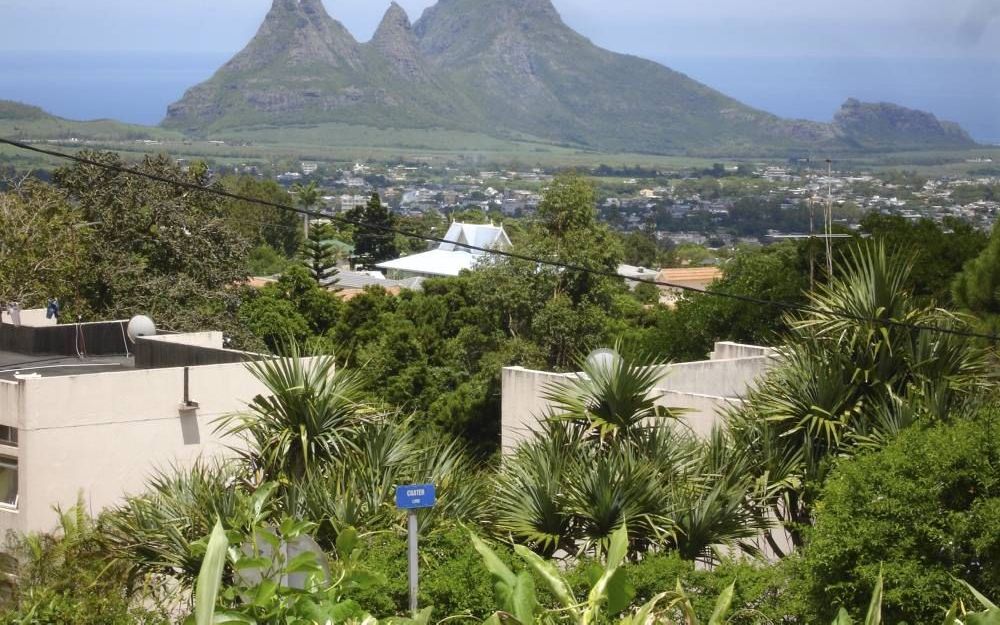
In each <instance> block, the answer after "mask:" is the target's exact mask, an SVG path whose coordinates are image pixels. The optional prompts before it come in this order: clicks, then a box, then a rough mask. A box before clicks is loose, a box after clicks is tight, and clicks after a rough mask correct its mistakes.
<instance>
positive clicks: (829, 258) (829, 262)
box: [824, 159, 833, 280]
mask: <svg viewBox="0 0 1000 625" xmlns="http://www.w3.org/2000/svg"><path fill="white" fill-rule="evenodd" d="M824 218H825V219H824V221H825V224H824V226H825V230H826V275H827V280H833V244H832V242H831V239H832V238H833V237H831V236H830V235H831V234H833V161H832V160H830V159H826V214H825V215H824Z"/></svg>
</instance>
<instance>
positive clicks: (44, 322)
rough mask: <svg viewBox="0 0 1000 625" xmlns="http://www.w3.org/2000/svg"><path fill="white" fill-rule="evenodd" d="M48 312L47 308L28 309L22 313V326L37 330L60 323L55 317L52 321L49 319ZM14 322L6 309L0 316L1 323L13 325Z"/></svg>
mask: <svg viewBox="0 0 1000 625" xmlns="http://www.w3.org/2000/svg"><path fill="white" fill-rule="evenodd" d="M46 312H47V310H46V309H45V308H28V309H26V310H22V311H21V315H20V317H21V325H22V326H31V327H35V328H40V327H45V326H54V325H56V324H57V323H58V320H56V318H55V317H53V318H52V319H49V318H47V317H46V316H45V315H46ZM13 322H14V321H13V320H12V319H11V318H10V314H9V313H8V312H7V309H6V308H4V309H3V312H2V314H0V323H13Z"/></svg>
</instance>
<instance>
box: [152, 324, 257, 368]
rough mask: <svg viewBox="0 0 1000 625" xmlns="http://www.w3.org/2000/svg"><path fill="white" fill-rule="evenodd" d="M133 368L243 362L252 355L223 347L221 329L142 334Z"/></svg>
mask: <svg viewBox="0 0 1000 625" xmlns="http://www.w3.org/2000/svg"><path fill="white" fill-rule="evenodd" d="M133 349H134V351H135V367H136V368H137V369H157V368H163V367H197V366H202V365H219V364H228V363H239V362H245V361H246V360H247V359H249V358H252V357H253V354H248V353H247V352H241V351H237V350H234V349H223V347H222V333H221V332H201V333H194V334H168V335H162V336H144V337H140V338H139V340H137V341H136V343H135V346H134V347H133Z"/></svg>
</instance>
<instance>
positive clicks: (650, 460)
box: [493, 354, 761, 561]
mask: <svg viewBox="0 0 1000 625" xmlns="http://www.w3.org/2000/svg"><path fill="white" fill-rule="evenodd" d="M581 368H582V369H583V372H582V373H581V374H579V375H577V376H574V377H570V378H568V379H567V380H565V381H564V382H563V383H562V384H559V385H557V386H553V387H551V388H549V389H548V391H547V392H546V398H547V399H548V400H549V402H550V404H551V406H552V408H551V410H550V412H549V414H548V418H547V419H545V420H544V421H543V422H542V424H541V427H540V429H539V430H538V431H537V432H535V435H534V436H533V437H532V438H530V439H529V440H528V441H527V442H525V443H523V444H522V445H521V446H520V447H519V448H518V449H516V450H515V451H514V453H513V454H512V455H511V456H510V457H509V458H506V459H505V461H504V463H503V465H502V467H501V470H500V473H499V477H498V478H497V485H496V487H495V495H494V499H493V514H494V517H495V518H494V527H495V529H496V530H497V532H498V533H500V534H502V535H508V536H510V537H512V538H513V540H515V541H516V542H520V543H522V544H525V545H528V546H530V547H531V548H532V549H535V550H536V551H539V552H541V553H543V554H546V555H552V554H555V553H556V552H560V551H561V552H564V553H568V554H574V553H587V554H591V555H596V554H599V553H601V552H602V551H603V550H604V549H605V548H606V546H607V544H608V541H609V540H610V537H611V536H612V535H613V533H614V532H615V531H616V530H617V529H618V528H620V527H622V526H623V525H624V524H625V523H627V524H628V528H629V541H628V544H629V552H630V554H632V555H633V556H634V555H636V554H640V553H643V552H646V551H649V550H657V549H663V550H665V549H677V550H678V551H680V552H681V554H682V555H684V556H685V557H689V558H691V559H701V560H707V561H711V560H714V559H715V558H716V549H715V548H716V547H718V546H731V547H735V548H740V549H743V550H746V551H750V552H753V551H754V547H753V545H752V542H751V539H753V538H756V537H757V536H758V534H759V532H760V529H759V528H760V527H761V523H760V522H759V520H758V517H756V516H754V515H753V514H752V512H751V510H749V509H748V508H747V506H746V499H747V498H746V491H747V488H749V487H750V483H749V481H748V480H747V479H745V478H744V477H742V476H741V475H740V474H739V473H738V472H737V473H732V472H730V469H731V467H730V466H729V465H728V464H726V463H724V462H718V460H719V457H720V456H719V454H718V450H717V449H716V446H717V445H718V441H714V440H710V441H702V440H699V439H698V438H697V437H695V436H694V434H692V433H691V431H690V430H689V429H687V428H685V427H684V426H683V424H680V423H679V422H678V421H677V416H678V415H679V414H680V411H678V410H675V409H670V408H665V407H663V406H661V405H660V404H659V402H660V399H661V398H660V397H659V396H658V394H657V393H656V386H657V383H658V382H659V380H660V378H661V377H662V375H663V369H662V368H660V367H658V366H643V365H641V364H640V363H638V362H636V361H635V360H632V359H627V358H622V357H620V356H617V355H614V354H609V355H605V356H603V357H601V358H592V359H588V360H584V361H582V362H581ZM742 466H743V465H738V464H733V465H732V467H742ZM735 470H736V471H740V470H742V469H741V468H737V469H735Z"/></svg>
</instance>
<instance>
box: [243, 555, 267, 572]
mask: <svg viewBox="0 0 1000 625" xmlns="http://www.w3.org/2000/svg"><path fill="white" fill-rule="evenodd" d="M273 564H274V561H272V560H271V558H266V557H264V556H258V557H255V558H246V557H243V558H240V559H239V560H237V561H236V564H234V565H233V568H235V569H236V570H237V571H246V570H248V569H268V568H270V567H271V565H273Z"/></svg>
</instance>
